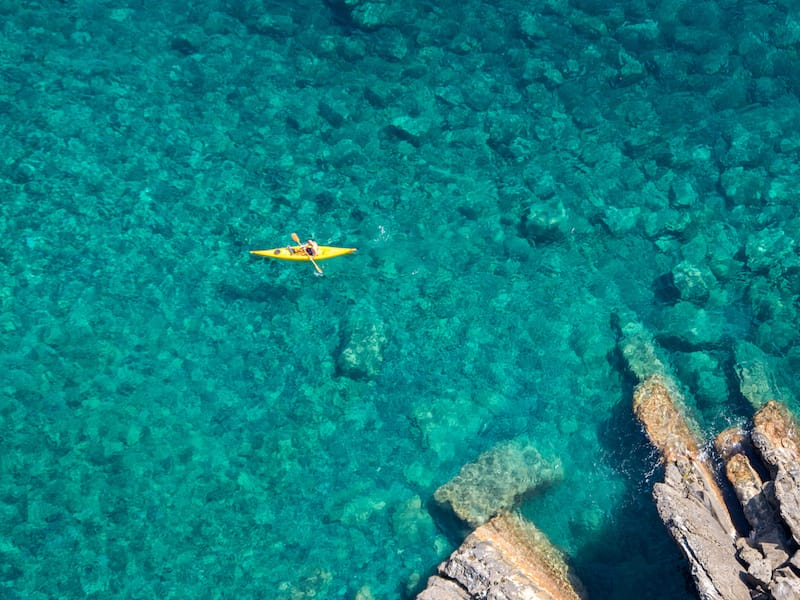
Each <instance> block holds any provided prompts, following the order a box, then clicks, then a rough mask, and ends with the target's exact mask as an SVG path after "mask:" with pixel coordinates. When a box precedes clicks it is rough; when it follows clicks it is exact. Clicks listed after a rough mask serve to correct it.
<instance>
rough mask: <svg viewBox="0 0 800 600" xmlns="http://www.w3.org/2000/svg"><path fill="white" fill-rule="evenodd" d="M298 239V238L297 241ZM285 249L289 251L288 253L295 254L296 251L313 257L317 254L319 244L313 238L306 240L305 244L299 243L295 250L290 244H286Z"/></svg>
mask: <svg viewBox="0 0 800 600" xmlns="http://www.w3.org/2000/svg"><path fill="white" fill-rule="evenodd" d="M299 242H300V240H298V243H299ZM286 249H287V250H288V251H289V254H296V253H297V252H298V251H299V252H300V253H302V254H305V255H306V256H310V257H311V258H314V257H315V256H316V255H317V254H319V244H317V242H315V241H314V240H308V241H307V242H306V243H305V244H301V245H300V247H299V248H298V249H297V250H295V249H294V248H292V247H291V246H286Z"/></svg>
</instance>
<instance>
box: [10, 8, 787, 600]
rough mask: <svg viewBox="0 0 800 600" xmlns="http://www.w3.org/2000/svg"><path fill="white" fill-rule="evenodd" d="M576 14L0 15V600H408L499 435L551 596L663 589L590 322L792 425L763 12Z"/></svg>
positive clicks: (777, 34)
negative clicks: (299, 242) (331, 254)
mask: <svg viewBox="0 0 800 600" xmlns="http://www.w3.org/2000/svg"><path fill="white" fill-rule="evenodd" d="M607 4H608V3H606V2H594V1H591V0H569V1H568V0H563V1H562V0H545V1H544V2H541V3H538V4H537V5H536V6H533V5H531V4H530V3H526V2H517V1H504V2H497V3H491V2H485V3H482V2H475V1H470V2H465V3H448V4H442V3H427V2H410V3H408V2H399V1H395V0H386V1H384V2H365V1H360V0H330V1H329V2H327V3H322V2H310V1H303V2H295V3H288V2H270V1H258V0H233V1H225V2H169V3H165V4H164V5H163V6H158V7H155V6H153V7H148V8H145V7H144V5H142V4H141V3H133V2H131V3H128V4H124V3H123V4H115V3H107V2H103V1H87V2H74V3H62V2H56V1H54V0H53V1H50V0H43V1H41V2H38V3H33V4H29V5H27V4H26V7H25V8H20V3H17V2H11V1H8V0H0V31H2V35H0V132H2V135H0V332H1V333H2V337H0V340H2V341H0V369H1V370H2V373H3V375H2V377H1V378H0V596H2V597H3V598H25V599H36V598H53V597H75V598H77V597H81V598H110V597H126V598H152V597H158V598H181V597H191V598H227V597H238V598H248V597H253V598H257V597H267V596H268V597H273V598H278V599H281V600H283V599H287V600H288V599H292V600H294V599H299V598H311V597H317V598H355V597H358V598H359V599H360V600H366V599H367V598H370V597H373V598H398V597H412V596H413V594H414V593H415V592H417V591H419V589H420V588H421V586H422V585H423V584H424V582H425V579H426V577H427V576H428V575H430V574H431V573H432V572H433V569H434V568H435V565H436V564H437V563H438V562H440V561H441V560H442V559H443V558H444V557H445V556H447V555H448V554H449V553H450V552H451V551H452V550H453V549H454V547H455V546H457V544H458V541H457V540H454V539H452V538H451V537H448V535H447V534H446V533H445V532H444V531H441V530H440V529H439V528H437V525H436V522H435V521H434V519H433V517H432V516H431V514H430V512H429V510H428V509H429V507H430V503H431V497H432V495H433V492H434V491H435V490H436V489H437V488H438V487H439V486H440V485H442V484H443V483H445V482H446V481H448V480H450V479H451V478H452V477H453V476H454V475H455V474H456V473H457V472H458V471H459V469H460V468H461V466H462V465H463V464H465V463H467V462H469V461H472V460H474V459H475V458H476V457H477V456H479V455H480V454H481V453H482V452H484V451H486V450H487V449H490V448H492V447H493V446H495V445H496V444H498V443H501V442H506V441H508V440H512V439H514V438H517V437H518V436H521V435H524V436H527V437H529V438H530V439H532V440H535V443H536V447H537V448H538V450H539V451H540V452H541V454H542V455H543V456H545V457H547V458H548V459H552V460H557V461H559V462H560V465H561V469H562V471H563V479H562V480H561V481H560V482H558V483H556V484H554V485H552V486H551V487H549V488H547V489H546V490H544V491H542V492H541V493H540V494H538V495H536V496H535V497H533V498H530V499H529V500H528V501H527V502H526V503H525V505H524V506H523V509H522V511H523V513H524V514H525V515H526V516H527V517H529V518H530V519H531V520H532V521H533V522H535V523H536V525H537V526H538V527H539V528H540V529H542V530H543V531H544V532H545V533H546V534H547V535H548V536H549V537H550V539H551V540H552V541H553V542H555V543H556V544H557V545H558V546H560V547H561V548H562V549H563V550H565V551H566V553H567V554H568V555H569V556H570V557H571V558H572V560H573V561H574V563H575V568H576V571H577V573H578V575H579V576H580V577H581V579H582V580H583V582H584V584H585V585H586V587H587V589H588V591H589V594H590V595H592V596H593V597H596V598H604V599H611V600H622V599H628V598H641V597H648V598H652V599H673V598H688V597H691V593H690V592H689V588H688V587H687V580H686V572H685V567H684V566H683V562H682V560H681V558H680V554H679V553H678V551H677V549H676V548H674V547H673V544H672V542H671V540H670V539H669V536H668V534H667V532H666V531H665V529H664V527H663V525H662V524H661V522H660V521H659V520H658V518H657V515H656V512H655V508H654V507H653V505H652V501H651V499H650V490H651V486H652V481H653V476H654V473H655V472H656V471H657V470H658V465H657V456H656V454H655V453H654V452H653V451H651V450H650V449H649V446H648V444H647V442H646V440H645V437H644V435H643V434H642V432H641V429H640V426H639V425H638V424H637V423H636V422H635V420H634V417H633V414H632V412H631V408H630V405H631V388H632V378H631V377H630V376H629V374H628V373H627V372H626V370H625V368H624V367H623V366H622V361H621V360H620V358H619V356H618V355H617V351H616V341H617V337H618V335H619V328H618V324H619V321H620V318H622V317H624V318H635V320H637V321H639V322H641V323H643V325H644V326H645V327H646V328H647V329H648V330H649V331H651V332H653V334H654V336H655V338H656V341H657V342H658V343H659V345H660V346H661V347H662V348H664V349H665V350H666V351H667V353H668V354H669V361H670V363H671V364H672V365H674V367H675V370H676V376H677V379H678V380H679V381H681V382H682V383H683V384H684V385H685V386H686V389H685V390H684V392H685V394H686V396H687V398H688V399H689V402H691V403H692V407H691V408H692V409H693V410H694V411H696V414H697V415H698V418H699V420H700V422H701V425H702V427H703V428H704V430H705V431H706V432H707V433H709V434H710V433H714V432H716V431H719V430H721V429H723V428H724V427H726V426H728V425H730V424H735V423H739V422H743V421H744V420H745V419H746V418H748V417H749V416H750V414H751V412H752V410H751V409H750V407H749V406H748V404H747V403H746V402H745V401H744V399H743V398H742V396H741V394H740V392H739V388H738V386H737V385H736V384H735V383H734V382H735V379H736V376H737V375H738V376H741V374H742V373H743V372H744V373H746V374H749V377H750V380H752V381H753V385H755V386H757V385H759V381H766V380H768V381H769V383H770V386H771V387H772V388H773V389H775V388H777V389H780V390H781V395H782V397H781V398H780V399H781V400H783V401H785V402H787V403H788V404H789V405H790V406H791V407H794V408H797V403H796V401H795V397H797V396H798V391H800V390H798V387H800V382H798V380H797V379H796V376H795V373H796V372H798V366H799V365H800V349H799V348H800V346H798V344H797V341H798V333H797V322H798V306H799V305H798V295H799V294H800V250H799V249H798V239H800V215H798V209H797V206H798V205H797V200H796V190H797V189H798V188H799V187H800V167H798V164H799V163H798V155H799V154H800V127H799V126H800V101H799V100H798V92H799V91H800V69H798V68H797V67H798V49H799V48H800V12H798V10H797V9H796V8H795V7H794V3H790V2H788V1H786V0H777V1H775V2H771V3H762V2H755V1H742V0H739V1H735V2H734V1H722V0H719V1H717V2H711V1H703V0H700V1H698V0H693V1H682V0H672V1H669V2H654V1H630V2H624V3H621V5H619V6H616V7H615V8H613V9H607V8H606V6H607ZM294 231H297V232H298V233H299V234H300V235H301V236H304V237H310V236H313V237H314V238H315V239H316V240H317V241H318V242H319V243H321V244H329V245H344V246H357V247H358V248H359V251H358V253H357V254H356V255H353V256H346V257H342V258H339V259H336V260H332V261H329V262H326V263H324V264H323V265H322V266H324V267H325V277H315V276H314V270H313V268H312V267H311V266H310V265H308V264H288V263H280V262H278V261H267V260H266V259H260V258H256V257H252V256H250V255H249V254H248V250H250V249H256V248H270V247H274V246H282V245H286V244H288V243H289V242H290V237H289V236H290V233H291V232H294ZM754 365H758V369H756V367H754ZM764 366H766V368H763V367H764ZM759 369H761V370H759ZM756 371H757V372H756ZM707 437H710V436H707Z"/></svg>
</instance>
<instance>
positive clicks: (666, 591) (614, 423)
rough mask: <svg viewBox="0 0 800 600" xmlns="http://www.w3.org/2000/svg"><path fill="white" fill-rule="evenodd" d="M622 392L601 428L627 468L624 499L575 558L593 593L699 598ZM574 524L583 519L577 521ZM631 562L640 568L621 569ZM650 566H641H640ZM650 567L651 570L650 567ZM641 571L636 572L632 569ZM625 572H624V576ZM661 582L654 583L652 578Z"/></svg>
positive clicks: (615, 598)
mask: <svg viewBox="0 0 800 600" xmlns="http://www.w3.org/2000/svg"><path fill="white" fill-rule="evenodd" d="M628 397H630V396H626V395H624V394H621V395H620V401H619V402H618V403H617V404H616V405H615V407H614V409H612V413H611V414H610V415H609V418H608V420H607V421H606V423H605V424H604V425H603V426H602V428H601V430H600V435H599V439H600V442H601V444H602V445H603V446H604V448H605V452H606V457H607V458H608V459H609V460H610V461H611V462H613V464H615V465H617V467H618V469H619V470H620V471H622V472H624V473H625V474H626V476H625V478H624V480H625V484H626V487H627V493H626V496H625V499H624V500H623V501H621V502H619V503H618V504H616V505H615V506H614V508H613V510H612V511H611V512H610V513H609V514H607V515H606V516H605V519H604V521H603V524H602V526H601V527H600V528H598V529H597V530H596V531H595V533H594V534H593V535H592V537H591V540H590V541H588V542H587V543H585V544H584V545H582V546H581V547H580V549H579V550H577V551H576V552H575V553H574V555H573V556H571V559H572V561H573V565H574V568H575V571H576V573H577V575H578V577H579V578H580V579H581V581H582V582H583V583H584V585H585V586H586V589H587V591H588V593H589V597H602V598H607V599H608V600H627V599H628V598H642V597H647V598H652V599H654V600H658V599H659V598H660V599H663V600H680V599H681V598H685V600H689V599H692V598H696V597H697V596H696V594H695V592H694V586H693V584H692V579H691V574H690V571H689V567H688V565H687V564H686V563H685V561H684V560H683V557H682V555H681V553H680V550H679V549H678V547H677V546H676V545H675V544H674V542H673V541H672V538H671V537H670V536H669V532H668V531H667V529H666V528H665V527H664V524H663V523H662V522H661V519H660V518H659V516H658V512H657V510H656V506H655V502H654V500H653V498H652V486H653V483H655V482H656V481H660V480H661V479H662V478H663V477H662V475H661V473H662V472H663V468H662V467H661V466H660V465H657V466H655V467H654V466H653V461H654V460H655V457H654V454H653V451H652V448H651V447H650V446H649V444H648V442H647V438H646V437H645V434H644V432H643V431H642V428H641V426H640V425H639V423H638V422H637V421H636V418H635V416H634V414H633V411H632V409H631V407H630V403H629V402H628V401H626V398H628ZM575 526H580V523H579V522H578V521H577V519H576V521H575ZM627 563H630V564H631V565H632V566H637V567H638V568H636V569H632V570H630V569H622V570H621V569H620V565H624V564H627ZM644 566H649V567H650V568H649V569H646V570H644V571H642V567H644ZM648 571H649V572H648ZM631 572H635V573H639V575H638V576H632V575H630V573H631ZM620 575H624V577H622V578H621V577H620ZM656 581H658V582H659V583H658V586H657V587H654V585H655V584H654V582H656Z"/></svg>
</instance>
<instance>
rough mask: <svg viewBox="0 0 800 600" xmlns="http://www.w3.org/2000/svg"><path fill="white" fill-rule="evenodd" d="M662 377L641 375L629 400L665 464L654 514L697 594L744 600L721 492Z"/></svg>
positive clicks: (747, 594) (745, 594) (731, 529)
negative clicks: (684, 561)
mask: <svg viewBox="0 0 800 600" xmlns="http://www.w3.org/2000/svg"><path fill="white" fill-rule="evenodd" d="M667 381H668V380H667V379H666V378H665V377H664V376H662V375H654V376H653V377H650V378H648V379H646V380H645V381H644V382H642V383H641V384H639V386H638V387H637V388H636V391H635V393H634V400H633V404H634V412H635V413H636V416H637V417H638V418H639V420H640V421H641V422H642V424H643V425H644V428H645V431H646V432H647V435H648V437H649V438H650V442H651V443H652V444H653V445H654V446H655V447H656V448H657V449H658V450H659V452H660V453H661V455H662V457H663V459H664V462H665V474H664V482H663V483H657V484H656V485H655V486H654V488H653V496H654V498H655V501H656V508H657V509H658V514H659V516H660V517H661V520H662V521H664V524H665V525H666V526H667V529H668V530H669V532H670V534H671V535H672V537H673V539H674V540H675V541H676V542H677V544H678V546H679V547H680V549H681V550H682V551H683V553H684V555H685V556H686V558H687V559H688V561H689V564H690V567H691V571H692V577H693V578H694V581H695V585H696V586H697V590H698V592H699V593H700V597H701V598H703V599H708V600H711V599H723V598H724V599H726V600H749V599H750V591H749V589H748V588H747V586H746V585H745V583H744V581H743V579H744V574H745V570H744V568H743V567H742V565H741V564H740V563H739V561H738V560H737V558H736V538H737V537H738V536H737V533H736V529H735V527H734V526H733V521H732V519H731V516H730V514H729V512H728V509H727V507H726V506H725V501H724V499H723V496H722V491H721V490H720V488H719V486H718V485H717V483H716V480H715V478H714V474H713V468H712V466H711V465H710V464H709V462H708V459H707V458H706V456H705V455H704V454H703V453H701V452H700V451H699V449H698V448H699V444H698V443H697V440H696V439H695V436H694V434H693V433H692V431H691V429H690V428H689V425H688V424H687V422H686V420H685V419H684V418H683V415H682V414H681V412H680V411H679V410H678V409H677V408H676V403H675V400H674V393H675V392H674V386H670V385H669V384H668V383H667ZM671 387H672V388H673V391H671V390H670V388H671Z"/></svg>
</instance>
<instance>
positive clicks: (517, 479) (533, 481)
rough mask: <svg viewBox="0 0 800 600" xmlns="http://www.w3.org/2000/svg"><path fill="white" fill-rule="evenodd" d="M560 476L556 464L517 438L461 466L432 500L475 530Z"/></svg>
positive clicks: (527, 442) (559, 468)
mask: <svg viewBox="0 0 800 600" xmlns="http://www.w3.org/2000/svg"><path fill="white" fill-rule="evenodd" d="M561 477H562V473H561V465H560V464H559V463H550V462H548V461H546V460H544V459H543V458H542V456H541V455H540V454H539V452H538V451H537V450H536V448H534V447H533V445H532V444H531V443H530V441H529V440H528V439H527V438H525V437H518V438H515V439H513V440H511V441H510V442H504V443H500V444H498V445H497V446H495V447H494V448H492V449H490V450H488V451H487V452H484V453H483V454H481V455H480V456H479V457H478V459H477V460H476V461H475V462H473V463H469V464H467V465H464V467H463V468H462V469H461V472H460V473H459V474H458V475H456V476H455V477H454V478H453V479H452V480H450V481H449V482H447V483H446V484H444V485H443V486H442V487H440V488H439V489H438V490H436V493H435V494H434V496H433V497H434V500H435V501H436V502H437V504H438V505H439V506H440V507H441V508H443V509H445V510H452V512H453V513H454V514H455V515H456V516H457V517H458V518H459V519H460V520H461V521H463V522H464V523H466V524H467V525H469V526H470V527H479V526H480V525H483V524H484V523H486V522H487V521H488V520H489V519H491V518H492V517H493V516H495V515H497V514H499V513H500V512H503V511H508V510H511V509H512V508H514V507H515V506H516V504H517V503H518V502H519V501H520V499H522V498H523V497H524V496H526V495H527V494H529V493H531V492H532V491H533V490H534V489H536V488H537V487H539V486H542V485H546V484H549V483H551V482H552V481H554V480H557V479H560V478H561Z"/></svg>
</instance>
